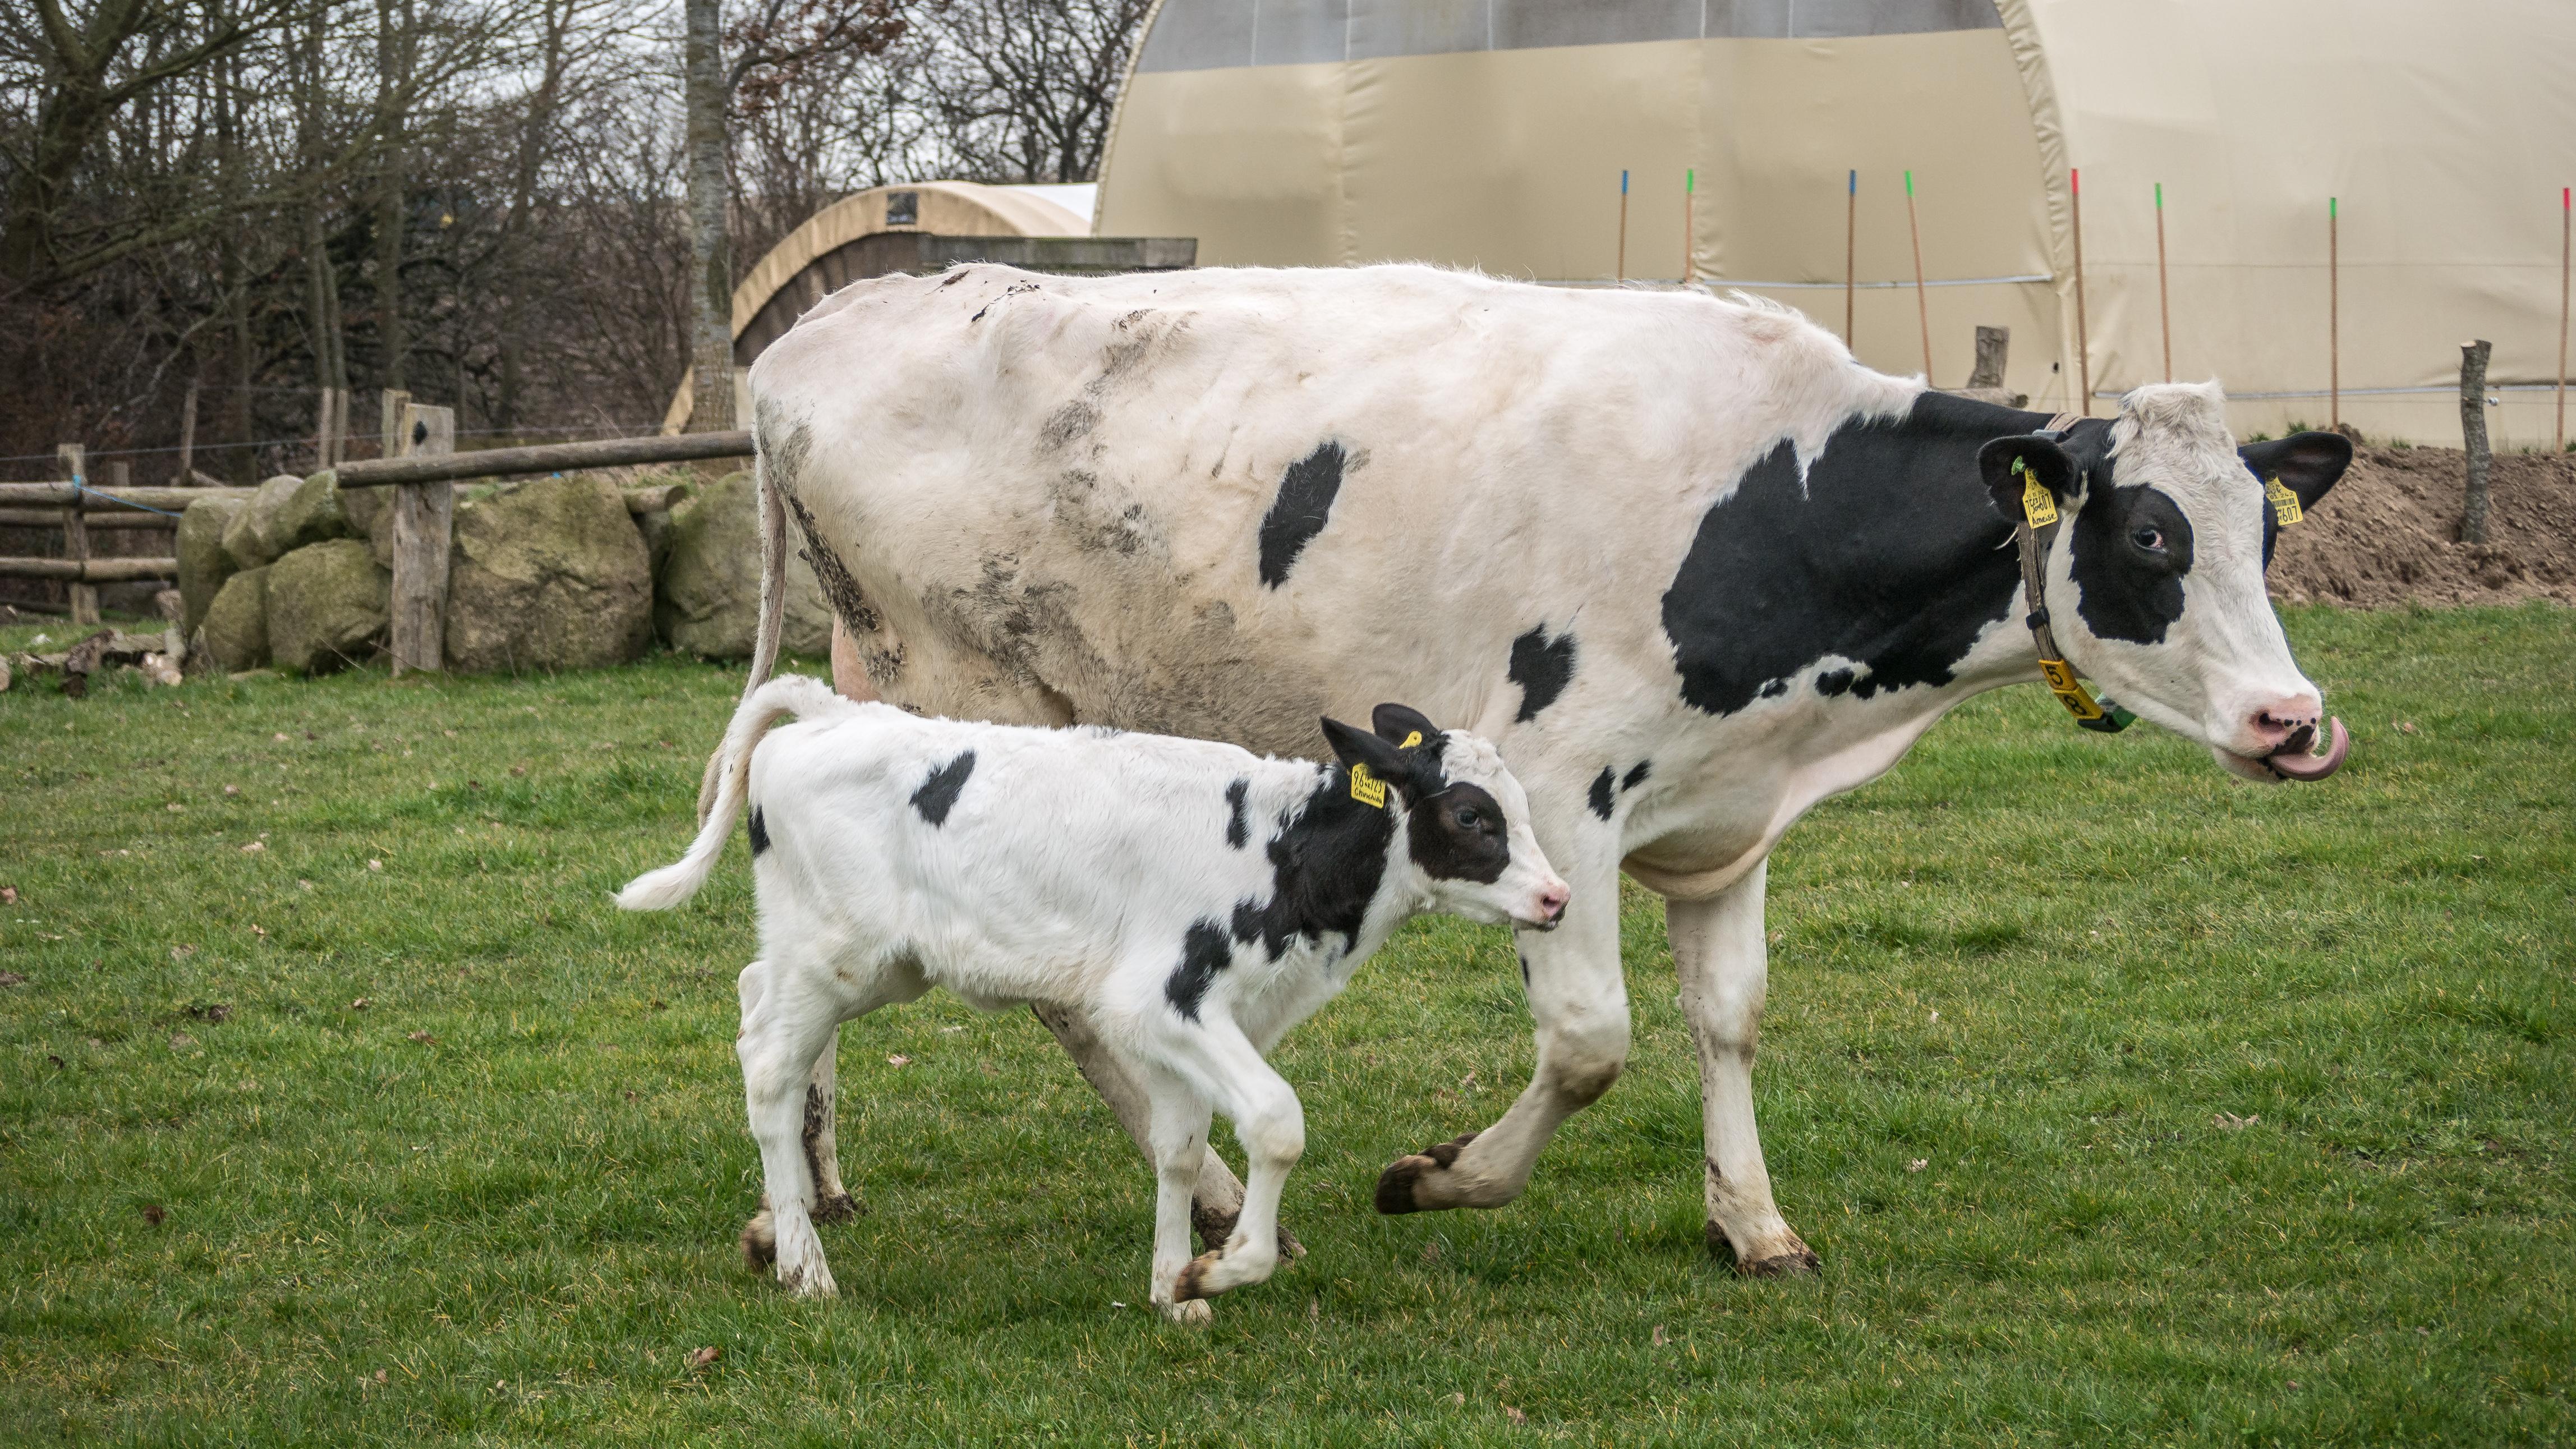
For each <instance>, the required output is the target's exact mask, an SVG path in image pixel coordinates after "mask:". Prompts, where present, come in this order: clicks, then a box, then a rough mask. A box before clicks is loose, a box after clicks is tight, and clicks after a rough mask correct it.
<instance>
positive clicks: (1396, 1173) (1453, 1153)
mask: <svg viewBox="0 0 2576 1449" xmlns="http://www.w3.org/2000/svg"><path fill="white" fill-rule="evenodd" d="M1475 1140H1476V1134H1475V1133H1473V1132H1470V1133H1468V1134H1466V1135H1465V1136H1463V1137H1452V1138H1450V1139H1449V1140H1448V1141H1446V1142H1442V1143H1439V1144H1436V1145H1434V1146H1431V1147H1426V1148H1423V1149H1422V1150H1421V1151H1420V1152H1415V1153H1411V1154H1408V1155H1406V1156H1403V1157H1399V1158H1397V1159H1396V1160H1395V1161H1393V1162H1390V1163H1388V1164H1387V1166H1386V1171H1384V1172H1381V1173H1379V1174H1378V1175H1377V1210H1378V1211H1379V1212H1382V1213H1385V1214H1387V1215H1388V1216H1390V1217H1392V1216H1394V1215H1395V1214H1397V1213H1418V1212H1422V1211H1425V1210H1426V1209H1431V1208H1445V1207H1456V1206H1458V1205H1459V1204H1458V1202H1457V1200H1456V1199H1454V1198H1453V1197H1451V1196H1450V1195H1449V1194H1447V1193H1444V1192H1441V1191H1440V1190H1439V1186H1440V1184H1439V1182H1438V1179H1439V1178H1440V1177H1441V1176H1442V1175H1444V1174H1446V1173H1447V1172H1448V1171H1449V1168H1450V1166H1451V1165H1452V1164H1453V1163H1455V1162H1457V1160H1458V1154H1459V1153H1461V1152H1463V1151H1465V1150H1466V1148H1467V1144H1468V1143H1470V1142H1473V1141H1475ZM1426 1178H1428V1179H1430V1180H1429V1181H1426V1180H1425V1179H1426ZM1426 1189H1427V1190H1426Z"/></svg>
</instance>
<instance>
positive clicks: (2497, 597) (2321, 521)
mask: <svg viewBox="0 0 2576 1449" xmlns="http://www.w3.org/2000/svg"><path fill="white" fill-rule="evenodd" d="M2467 476H2468V461H2467V456H2466V455H2465V454H2463V453H2462V452H2461V451H2460V450H2459V449H2457V448H2361V449H2358V450H2356V451H2355V452H2354V454H2353V460H2352V467H2351V468H2350V469H2349V470H2347V471H2346V472H2345V473H2344V475H2343V479H2342V481H2340V482H2338V483H2336V484H2335V487H2334V491H2333V492H2332V493H2329V494H2327V495H2326V497H2325V501H2324V502H2322V503H2320V504H2318V505H2317V506H2316V508H2315V509H2313V510H2311V511H2310V512H2309V514H2308V516H2307V519H2306V521H2304V522H2302V523H2299V524H2296V525H2294V526H2292V527H2290V528H2286V529H2283V530H2282V531H2281V540H2280V545H2279V547H2278V548H2277V549H2276V550H2275V552H2274V554H2273V557H2272V571H2271V576H2270V581H2271V585H2272V597H2273V598H2275V599H2278V600H2280V601H2281V602H2283V603H2288V604H2309V603H2316V604H2347V605H2353V606H2357V607H2360V608H2365V609H2386V608H2394V607H2397V606H2400V605H2404V604H2409V603H2420V604H2512V603H2520V602H2521V601H2523V600H2525V599H2555V600H2557V601H2558V602H2560V603H2562V604H2576V456H2570V455H2566V454H2560V455H2558V456H2555V457H2552V456H2550V455H2547V454H2541V453H2503V454H2498V455H2497V456H2496V458H2495V462H2494V466H2493V467H2492V468H2491V469H2490V470H2489V472H2488V475H2487V541H2486V542H2485V543H2484V544H2465V543H2455V542H2453V541H2452V540H2454V539H2456V538H2458V537H2459V533H2460V494H2461V489H2462V487H2463V486H2464V483H2465V480H2466V479H2467Z"/></svg>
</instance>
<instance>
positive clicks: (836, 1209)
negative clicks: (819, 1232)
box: [814, 1192, 859, 1223]
mask: <svg viewBox="0 0 2576 1449" xmlns="http://www.w3.org/2000/svg"><path fill="white" fill-rule="evenodd" d="M858 1215H859V1205H858V1204H857V1203H855V1202H853V1201H851V1200H850V1195H849V1194H848V1193H846V1192H836V1193H834V1194H832V1195H831V1196H830V1197H827V1198H825V1199H823V1200H822V1201H821V1202H818V1203H816V1204H814V1221H816V1222H818V1223H845V1222H848V1221H849V1220H850V1219H852V1218H854V1217H857V1216H858Z"/></svg>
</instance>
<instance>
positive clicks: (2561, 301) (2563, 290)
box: [2558, 186, 2576, 453]
mask: <svg viewBox="0 0 2576 1449" xmlns="http://www.w3.org/2000/svg"><path fill="white" fill-rule="evenodd" d="M2571 191H2576V187H2566V186H2562V187H2559V188H2558V451H2559V452H2562V453H2564V452H2566V451H2567V259H2568V254H2569V250H2570V245H2571V243H2576V209H2571V202H2570V199H2569V193H2570V192H2571Z"/></svg>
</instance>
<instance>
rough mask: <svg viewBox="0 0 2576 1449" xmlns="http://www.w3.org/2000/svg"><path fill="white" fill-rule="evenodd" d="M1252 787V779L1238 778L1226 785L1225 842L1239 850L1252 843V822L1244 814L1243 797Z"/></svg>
mask: <svg viewBox="0 0 2576 1449" xmlns="http://www.w3.org/2000/svg"><path fill="white" fill-rule="evenodd" d="M1251 789H1252V782H1251V781H1250V780H1236V781H1235V782H1234V783H1232V784H1230V785H1228V786H1226V787H1225V810H1226V815H1225V843H1226V844H1228V845H1231V846H1233V847H1234V848H1235V849H1237V850H1241V849H1243V847H1245V846H1246V845H1249V844H1251V843H1252V824H1251V822H1250V821H1248V820H1246V819H1245V818H1244V815H1243V799H1244V796H1245V795H1246V794H1247V793H1249V792H1250V791H1251Z"/></svg>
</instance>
